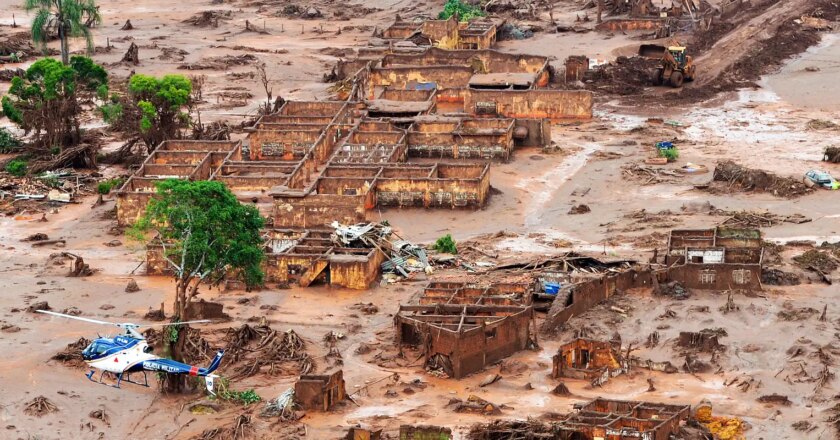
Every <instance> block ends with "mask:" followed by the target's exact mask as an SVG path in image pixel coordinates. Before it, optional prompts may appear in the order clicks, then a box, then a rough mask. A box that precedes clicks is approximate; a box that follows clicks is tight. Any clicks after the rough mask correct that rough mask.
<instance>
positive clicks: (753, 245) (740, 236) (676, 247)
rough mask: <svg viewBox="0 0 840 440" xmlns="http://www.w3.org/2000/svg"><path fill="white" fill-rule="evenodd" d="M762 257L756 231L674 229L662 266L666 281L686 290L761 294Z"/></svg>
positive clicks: (758, 234) (759, 233) (758, 236)
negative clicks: (665, 269) (668, 280)
mask: <svg viewBox="0 0 840 440" xmlns="http://www.w3.org/2000/svg"><path fill="white" fill-rule="evenodd" d="M762 256H763V248H762V247H761V232H760V231H759V230H757V229H734V228H723V227H717V228H713V229H675V230H673V231H671V234H670V236H669V237H668V253H667V254H666V256H665V264H666V265H667V266H669V270H668V277H669V279H672V280H676V281H679V282H681V283H682V284H683V285H684V286H685V287H687V288H691V289H709V290H727V289H752V290H761V266H762Z"/></svg>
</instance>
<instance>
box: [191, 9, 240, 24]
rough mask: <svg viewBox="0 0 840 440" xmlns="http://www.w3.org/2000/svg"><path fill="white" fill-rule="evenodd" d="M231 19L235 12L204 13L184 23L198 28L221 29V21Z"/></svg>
mask: <svg viewBox="0 0 840 440" xmlns="http://www.w3.org/2000/svg"><path fill="white" fill-rule="evenodd" d="M231 18H233V11H222V10H218V11H202V12H199V13H197V14H195V15H193V16H192V17H190V18H188V19H186V20H184V21H183V22H182V23H185V24H189V25H192V26H198V27H219V20H230V19H231Z"/></svg>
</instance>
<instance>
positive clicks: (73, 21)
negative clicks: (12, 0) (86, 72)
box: [24, 0, 102, 64]
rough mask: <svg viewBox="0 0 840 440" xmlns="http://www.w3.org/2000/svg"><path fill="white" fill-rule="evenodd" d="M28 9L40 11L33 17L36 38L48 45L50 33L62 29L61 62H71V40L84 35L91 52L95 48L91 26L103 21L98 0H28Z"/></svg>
mask: <svg viewBox="0 0 840 440" xmlns="http://www.w3.org/2000/svg"><path fill="white" fill-rule="evenodd" d="M25 1H26V3H25V4H24V8H26V10H27V11H29V12H31V11H36V13H35V19H34V20H32V40H33V41H34V42H35V43H37V44H39V45H41V47H45V46H46V44H47V40H48V39H49V37H50V34H51V33H52V32H53V31H57V32H58V39H59V40H61V61H62V62H63V63H64V64H68V63H69V62H70V50H69V48H68V46H67V40H68V39H70V38H79V37H84V39H85V40H86V41H87V48H88V52H90V51H92V50H93V35H91V33H90V29H89V26H90V25H92V24H99V23H100V22H101V21H102V18H101V17H100V16H99V8H98V7H97V6H96V3H95V2H94V0H25Z"/></svg>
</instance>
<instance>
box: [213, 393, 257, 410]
mask: <svg viewBox="0 0 840 440" xmlns="http://www.w3.org/2000/svg"><path fill="white" fill-rule="evenodd" d="M219 398H220V399H222V400H230V401H233V402H237V403H240V404H242V405H244V406H248V405H250V404H252V403H259V402H261V401H262V397H260V395H259V394H257V392H256V391H254V390H245V391H228V390H227V389H225V390H223V391H220V392H219Z"/></svg>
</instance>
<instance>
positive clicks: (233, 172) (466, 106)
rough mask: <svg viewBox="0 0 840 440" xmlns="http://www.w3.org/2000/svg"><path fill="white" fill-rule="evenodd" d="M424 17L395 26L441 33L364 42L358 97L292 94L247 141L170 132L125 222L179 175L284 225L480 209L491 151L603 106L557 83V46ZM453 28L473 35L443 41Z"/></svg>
mask: <svg viewBox="0 0 840 440" xmlns="http://www.w3.org/2000/svg"><path fill="white" fill-rule="evenodd" d="M412 26H413V24H408V23H401V22H398V23H395V26H393V27H392V28H389V30H386V31H385V34H386V35H390V36H392V37H393V38H407V37H406V36H411V35H415V34H416V33H417V32H418V29H419V32H420V33H421V34H422V35H427V36H429V38H430V42H431V43H430V45H429V46H425V47H419V48H418V47H415V48H414V49H412V50H391V49H383V48H379V49H373V48H371V49H369V50H363V51H360V52H359V59H361V60H362V61H363V62H362V63H360V64H357V65H356V68H357V69H356V70H355V71H352V72H350V74H349V75H350V76H349V77H348V80H349V83H348V84H349V85H348V87H349V89H348V90H346V93H339V95H343V98H346V100H343V101H317V102H307V101H300V102H296V101H290V102H285V103H284V104H283V106H282V107H281V108H280V109H279V110H278V111H277V112H276V113H273V114H270V115H264V116H262V117H261V118H260V119H259V120H258V121H257V122H256V123H255V124H254V126H253V127H251V128H250V129H249V130H248V131H249V133H248V137H247V139H246V140H245V141H244V142H242V143H240V142H232V141H218V142H216V141H166V142H164V143H162V144H161V145H160V146H159V147H158V148H157V150H156V151H155V152H154V153H152V154H151V155H150V156H149V157H148V158H147V159H146V161H145V162H144V163H143V165H142V166H141V167H140V169H139V170H138V171H137V172H136V173H135V174H134V175H133V176H131V178H129V179H128V181H127V182H126V183H125V184H124V185H123V187H122V188H120V190H119V191H117V220H118V223H119V224H120V225H121V226H128V225H130V224H132V223H133V222H134V221H136V219H137V218H138V217H139V216H140V215H141V214H142V213H143V211H144V209H145V205H146V203H148V200H149V199H150V198H151V197H153V196H154V192H155V183H156V182H157V181H158V180H161V179H167V178H177V179H189V180H216V181H219V182H222V183H224V184H225V185H226V186H227V187H228V188H229V189H230V190H231V191H232V192H234V194H236V196H237V197H238V198H239V199H240V200H241V201H243V202H249V203H255V204H256V206H257V207H258V208H259V209H260V212H261V213H262V214H263V215H265V216H266V217H268V218H269V219H270V221H271V222H273V226H275V227H278V228H305V229H317V228H320V227H323V226H326V225H329V224H331V223H332V222H333V221H339V222H342V223H346V224H353V223H358V222H363V221H365V220H366V219H367V216H368V213H369V211H371V210H373V209H375V208H388V207H395V208H408V207H419V208H444V209H447V208H448V209H453V208H468V209H475V208H481V207H483V206H484V205H485V204H486V202H487V199H488V197H489V194H490V180H489V167H490V165H489V163H488V162H489V161H493V160H499V161H507V160H510V158H511V157H512V155H513V151H514V150H515V148H516V147H518V146H545V145H548V144H549V143H550V142H551V130H550V127H551V123H550V121H551V120H552V119H564V118H591V116H592V94H591V92H588V91H579V90H556V89H550V88H547V87H546V86H547V85H548V82H549V80H550V77H551V75H552V70H551V68H550V66H549V63H548V59H547V58H546V57H544V56H536V55H520V54H507V53H503V52H498V51H495V50H492V49H489V48H488V47H489V46H490V45H492V43H493V41H495V27H494V26H493V25H492V24H487V23H485V22H473V23H470V24H469V25H461V24H458V23H457V22H456V21H455V20H430V21H426V22H423V23H419V24H417V27H414V28H412ZM412 29H413V30H412ZM447 35H449V37H447ZM453 36H454V37H453ZM452 38H454V39H455V40H456V41H460V42H462V43H463V47H462V46H459V45H458V44H443V43H441V42H442V41H447V39H452ZM467 47H468V48H467ZM448 49H454V50H448ZM339 88H340V87H339ZM415 157H416V158H424V159H428V158H432V159H437V160H440V162H437V163H434V162H429V161H427V160H424V161H422V162H420V163H412V162H411V159H412V158H415ZM476 159H479V161H476ZM481 160H483V161H481ZM485 161H488V162H485Z"/></svg>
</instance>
